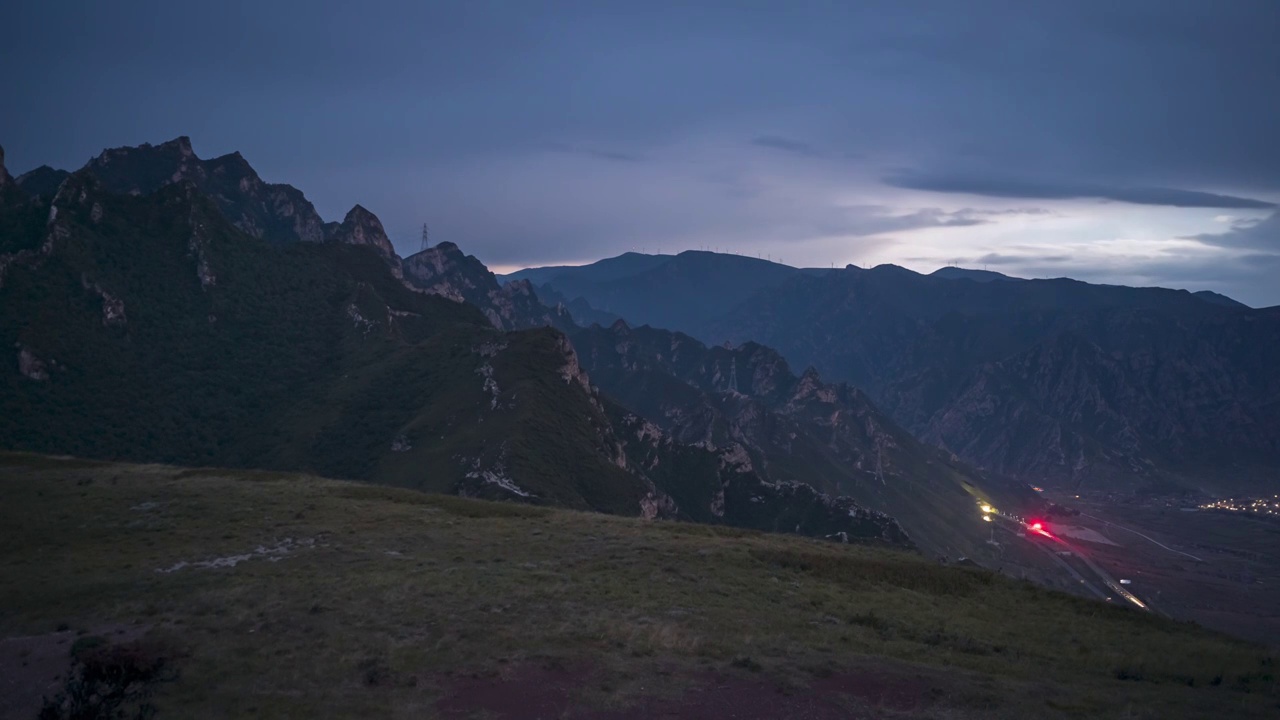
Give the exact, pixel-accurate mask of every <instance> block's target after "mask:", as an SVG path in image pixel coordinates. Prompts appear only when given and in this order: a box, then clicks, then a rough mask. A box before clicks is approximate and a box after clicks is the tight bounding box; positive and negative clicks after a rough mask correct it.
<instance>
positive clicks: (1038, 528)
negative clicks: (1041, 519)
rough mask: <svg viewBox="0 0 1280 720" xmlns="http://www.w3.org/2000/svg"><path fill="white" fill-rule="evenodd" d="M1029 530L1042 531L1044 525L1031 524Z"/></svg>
mask: <svg viewBox="0 0 1280 720" xmlns="http://www.w3.org/2000/svg"><path fill="white" fill-rule="evenodd" d="M1031 529H1032V530H1043V529H1044V525H1041V524H1040V523H1031Z"/></svg>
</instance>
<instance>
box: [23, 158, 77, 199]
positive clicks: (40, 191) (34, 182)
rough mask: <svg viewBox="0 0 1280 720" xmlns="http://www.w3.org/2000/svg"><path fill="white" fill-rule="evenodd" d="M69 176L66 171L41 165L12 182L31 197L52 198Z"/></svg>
mask: <svg viewBox="0 0 1280 720" xmlns="http://www.w3.org/2000/svg"><path fill="white" fill-rule="evenodd" d="M70 175H71V173H69V172H67V171H66V170H56V169H54V168H51V167H49V166H48V165H41V166H40V167H38V168H36V169H35V170H28V171H27V172H25V173H23V174H21V175H19V176H18V177H16V178H14V179H13V182H14V184H15V185H17V186H18V187H20V188H22V189H23V190H24V191H25V192H26V193H27V194H28V195H31V196H32V197H39V196H43V197H53V196H54V194H56V193H57V192H58V186H59V185H61V184H62V181H63V180H66V179H67V177H68V176H70Z"/></svg>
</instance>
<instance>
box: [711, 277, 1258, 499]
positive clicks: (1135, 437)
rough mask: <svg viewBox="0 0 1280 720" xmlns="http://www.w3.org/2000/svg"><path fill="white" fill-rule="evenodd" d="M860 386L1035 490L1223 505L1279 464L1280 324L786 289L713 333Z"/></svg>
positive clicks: (891, 284) (1003, 298)
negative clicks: (1212, 499) (1165, 495)
mask: <svg viewBox="0 0 1280 720" xmlns="http://www.w3.org/2000/svg"><path fill="white" fill-rule="evenodd" d="M705 334H707V335H709V336H711V337H728V338H733V339H739V338H748V337H749V338H754V339H757V340H759V341H761V342H765V343H768V344H769V345H772V346H774V347H777V348H778V349H779V350H780V351H781V352H782V353H783V354H784V355H785V356H787V357H788V358H790V359H792V360H795V361H797V362H805V363H810V364H813V365H814V366H816V367H818V368H819V369H820V370H822V371H823V373H824V374H826V375H829V376H832V377H837V378H841V379H845V380H849V381H852V382H854V383H856V384H858V385H859V386H860V387H863V388H865V389H866V390H867V392H868V393H869V394H870V395H871V397H873V398H874V399H875V401H876V402H877V404H878V405H879V406H881V407H882V408H884V409H885V410H886V411H887V412H888V413H889V414H890V415H892V416H893V417H894V418H895V419H896V420H897V421H898V422H900V423H902V424H903V425H904V426H905V427H906V428H907V429H909V430H911V431H913V432H914V433H916V434H917V435H918V436H920V437H922V438H924V439H926V440H928V441H929V442H932V443H936V444H938V445H940V446H941V447H943V448H945V449H947V450H949V451H952V452H954V453H956V454H957V455H959V456H960V457H961V458H963V459H964V460H966V461H968V462H970V463H973V464H975V465H978V466H980V467H983V468H987V469H990V470H992V471H995V472H999V473H1007V474H1011V475H1014V476H1016V477H1019V478H1021V479H1023V480H1025V481H1027V482H1030V483H1034V484H1037V485H1051V486H1060V487H1063V488H1076V489H1083V490H1099V491H1101V490H1122V491H1134V490H1140V491H1155V492H1178V491H1180V490H1179V489H1180V488H1181V489H1194V490H1203V491H1208V492H1214V493H1219V492H1232V491H1241V490H1249V489H1257V488H1259V487H1266V486H1268V485H1271V486H1273V485H1274V482H1275V481H1276V479H1277V476H1276V471H1275V468H1277V467H1280V444H1278V443H1277V441H1276V439H1275V438H1277V437H1280V410H1278V408H1280V371H1278V370H1277V368H1280V313H1277V312H1276V311H1275V310H1274V309H1271V310H1253V309H1249V308H1245V307H1242V306H1239V305H1238V304H1231V303H1223V302H1219V301H1212V302H1211V301H1206V300H1205V299H1204V298H1203V297H1201V296H1197V295H1193V294H1191V293H1187V292H1183V291H1173V290H1163V289H1158V288H1125V287H1110V286H1096V285H1087V284H1085V283H1079V282H1075V281H1070V280H1045V281H1040V280H1013V279H1009V280H1004V281H999V282H982V283H978V282H972V281H970V280H966V279H946V278H942V277H925V276H919V275H916V274H914V273H910V272H908V271H905V270H902V269H900V268H876V269H874V270H870V271H857V272H837V273H832V274H830V275H827V276H823V277H805V278H799V279H797V280H795V281H794V282H792V283H789V284H788V285H786V286H784V287H780V288H777V289H775V290H772V291H769V292H765V293H762V294H760V295H759V296H757V297H755V298H753V300H752V301H750V302H748V303H746V304H744V305H743V306H741V307H739V308H738V309H736V310H735V311H733V312H732V313H730V314H729V315H727V316H725V317H724V318H722V319H720V320H718V321H717V322H716V323H714V324H713V326H711V327H709V328H708V329H707V330H706V331H705Z"/></svg>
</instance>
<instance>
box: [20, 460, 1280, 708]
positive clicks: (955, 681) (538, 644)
mask: <svg viewBox="0 0 1280 720" xmlns="http://www.w3.org/2000/svg"><path fill="white" fill-rule="evenodd" d="M0 498H3V502H2V503H0V568H3V572H0V609H2V610H0V638H3V637H16V636H29V635H38V634H42V633H53V632H54V631H55V630H56V629H57V628H58V627H59V626H65V627H69V628H71V629H74V630H79V631H83V633H84V636H86V637H94V636H98V635H102V636H104V637H108V638H109V637H111V635H110V632H111V629H112V628H120V627H130V628H135V629H138V630H142V631H145V633H146V637H147V639H148V640H149V641H153V642H156V643H158V644H160V645H161V646H164V647H171V648H177V650H176V651H175V660H174V662H175V663H176V665H175V666H176V668H177V670H178V679H177V680H176V681H173V682H168V683H164V684H163V685H162V686H160V687H159V688H158V693H157V695H156V697H155V698H154V702H155V703H156V705H157V706H158V708H159V710H160V717H193V718H200V717H241V716H245V715H248V714H251V713H256V714H257V715H258V716H261V717H280V716H286V715H288V716H292V717H315V716H324V717H343V716H350V717H366V716H390V715H393V714H395V713H403V714H405V715H406V716H414V717H419V716H420V717H432V716H433V713H434V710H433V708H434V703H435V701H436V700H437V699H438V698H439V697H440V696H441V695H442V693H444V692H445V691H446V690H447V688H448V687H449V684H450V683H451V682H453V681H454V680H455V679H456V678H458V677H465V676H471V675H480V676H484V675H487V674H493V675H495V677H503V676H504V673H508V672H510V670H509V669H510V668H514V667H521V666H529V665H537V666H539V667H589V668H591V674H590V678H591V680H590V682H589V683H587V685H589V686H587V685H584V687H583V688H581V689H580V691H579V693H578V694H577V695H575V697H576V698H577V699H578V700H579V701H580V702H582V703H584V704H588V705H591V706H594V707H599V708H623V707H626V706H628V705H629V704H631V703H634V702H636V701H637V699H638V698H639V697H641V696H644V695H648V694H651V693H653V692H655V691H654V688H655V687H656V688H662V690H661V692H662V693H666V694H674V695H678V694H679V693H680V692H681V691H682V689H684V688H687V687H694V686H697V685H698V684H699V683H702V682H706V678H707V677H709V675H708V674H712V675H715V676H720V675H723V676H727V677H745V678H751V679H753V681H754V680H760V681H763V682H771V683H776V684H777V685H778V687H780V688H784V689H789V691H797V690H800V691H802V690H803V689H804V688H806V687H808V686H809V685H810V684H811V683H813V682H816V681H817V679H819V678H823V677H829V676H831V675H833V674H834V675H837V676H839V675H840V674H842V673H857V672H864V671H867V670H868V669H869V668H873V669H874V670H875V672H888V673H892V674H895V675H898V676H902V677H910V678H925V679H926V680H925V682H928V683H933V684H934V685H936V693H933V694H932V695H931V696H932V697H934V699H935V701H934V703H933V704H932V705H930V706H929V707H928V708H927V709H926V710H924V711H923V714H924V716H925V717H939V718H950V717H1005V716H1007V717H1014V716H1017V717H1023V716H1025V715H1026V714H1027V713H1031V712H1033V713H1035V714H1036V716H1037V717H1064V718H1066V717H1147V718H1171V717H1205V716H1211V715H1213V714H1218V715H1221V716H1223V717H1228V716H1230V717H1274V713H1275V712H1276V710H1277V707H1280V695H1278V694H1277V688H1276V684H1275V679H1274V672H1275V666H1274V658H1272V657H1271V656H1269V655H1268V653H1267V652H1266V651H1265V650H1264V649H1262V648H1259V647H1256V646H1252V645H1249V644H1247V643H1244V642H1241V641H1238V640H1235V639H1232V638H1228V637H1226V636H1223V635H1218V634H1214V633H1210V632H1207V631H1205V630H1202V629H1200V628H1198V627H1196V626H1194V625H1189V624H1183V623H1176V622H1173V621H1168V620H1164V619H1161V618H1157V617H1153V616H1150V615H1144V614H1140V613H1137V612H1133V611H1129V610H1127V609H1124V608H1117V607H1111V606H1108V605H1105V604H1101V603H1096V602H1091V601H1086V600H1081V599H1078V598H1074V597H1069V596H1066V595H1062V594H1058V593H1054V592H1050V591H1047V590H1044V589H1041V588H1037V587H1035V586H1032V585H1029V584H1026V583H1020V582H1016V581H1013V580H1010V579H1008V578H1005V577H1001V576H997V575H993V574H990V573H987V572H984V571H980V570H971V569H961V568H949V567H942V566H939V565H937V564H936V563H931V562H928V561H926V560H922V559H920V558H918V557H917V556H915V555H912V554H910V553H905V552H896V551H891V550H882V549H871V548H862V547H856V546H845V545H838V544H835V543H827V542H822V541H816V540H808V539H804V538H799V537H794V536H784V535H773V534H766V533H757V532H751V531H744V530H739V529H732V528H723V527H708V526H698V525H686V524H676V523H662V522H658V523H648V522H645V521H642V520H638V519H634V518H622V517H614V516H607V515H601V514H592V513H578V512H573V511H567V510H553V509H549V508H542V507H530V506H520V505H513V504H503V503H486V502H481V501H475V500H467V499H463V498H457V497H449V496H442V495H431V494H425V493H419V492H415V491H411V490H404V489H395V488H384V487H377V486H370V485H362V484H353V483H346V482H339V481H333V480H325V479H320V478H315V477H310V476H303V475H292V474H288V473H278V472H254V471H239V470H229V471H220V470H213V469H201V470H183V469H181V468H174V467H168V466H160V465H147V466H140V465H116V464H109V463H86V462H82V461H74V460H69V461H64V460H59V459H53V458H48V457H44V456H34V455H19V454H9V455H4V456H0ZM286 539H292V541H293V543H292V545H291V546H290V547H292V548H293V549H292V550H291V551H290V552H288V553H287V554H283V555H281V556H280V558H281V559H279V560H278V561H269V560H267V559H265V557H266V556H265V555H259V556H256V557H254V558H252V559H249V560H247V561H245V562H242V563H240V564H238V565H236V566H235V567H223V568H195V567H187V568H184V569H181V570H177V571H175V572H170V573H161V572H157V569H159V568H169V567H172V566H173V565H174V564H175V563H178V562H181V561H187V562H197V561H207V560H211V559H214V558H220V557H227V556H233V555H238V554H242V553H252V552H253V550H254V548H257V547H259V546H263V547H266V548H270V547H274V546H277V545H279V544H280V543H282V542H284V541H285V540H286ZM96 642H97V641H83V642H82V643H81V644H82V645H84V644H86V643H94V644H96ZM69 650H70V648H69V647H68V656H69V655H70V653H69ZM68 662H70V659H69V657H68ZM642 688H647V689H642Z"/></svg>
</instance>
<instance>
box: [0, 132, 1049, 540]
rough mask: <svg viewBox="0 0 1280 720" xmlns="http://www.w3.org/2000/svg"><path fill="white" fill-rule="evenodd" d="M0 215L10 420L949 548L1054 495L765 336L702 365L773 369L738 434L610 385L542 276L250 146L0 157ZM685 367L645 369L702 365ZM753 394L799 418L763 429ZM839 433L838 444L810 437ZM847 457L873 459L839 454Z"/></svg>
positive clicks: (424, 483)
mask: <svg viewBox="0 0 1280 720" xmlns="http://www.w3.org/2000/svg"><path fill="white" fill-rule="evenodd" d="M0 167H3V165H2V163H0ZM0 228H3V230H4V232H3V235H2V236H0V346H2V347H9V348H11V349H12V350H11V352H12V353H13V354H12V357H13V361H12V364H11V365H10V369H9V370H8V371H7V372H6V373H4V377H3V380H2V384H0V445H3V446H4V447H5V448H9V449H20V450H30V451H38V452H46V453H55V454H70V455H78V456H84V457H95V458H106V459H118V460H139V461H147V462H170V463H184V464H191V465H220V466H233V467H255V468H266V469H280V470H305V471H311V472H316V473H323V474H326V475H330V476H336V477H343V478H350V479H358V480H366V481H372V482H378V483H384V484H390V485H398V486H405V487H412V488H418V489H422V490H430V491H436V492H447V493H454V494H460V495H467V496H475V497H482V498H488V499H504V500H511V501H516V502H526V503H535V504H547V505H556V506H562V507H569V508H578V509H591V510H597V511H602V512H609V513H616V514H622V515H637V516H645V517H649V518H672V519H682V520H693V521H702V522H709V523H717V524H728V525H735V526H740V527H748V528H756V529H763V530H776V531H785V532H794V533H800V534H807V535H814V536H820V537H830V538H834V539H840V540H844V541H851V542H854V541H862V542H873V543H879V544H890V545H900V546H907V547H918V548H921V549H923V550H926V551H928V552H931V553H934V554H938V555H960V554H963V553H964V552H965V551H966V550H967V549H970V548H972V547H974V546H975V544H976V543H977V540H978V539H979V533H977V532H976V530H977V525H978V524H977V523H976V522H974V520H976V519H977V514H976V510H974V504H975V502H976V501H978V500H995V499H996V498H1005V497H1009V498H1014V497H1017V498H1019V499H1020V500H1029V501H1034V498H1027V497H1025V496H1024V495H1019V494H1017V492H1016V491H1013V490H1010V489H1009V488H1008V486H1007V485H1006V484H1004V483H996V482H989V481H988V480H987V478H986V477H984V476H982V475H981V474H979V473H977V472H975V471H973V470H972V469H970V468H967V467H965V466H964V465H963V464H961V463H957V462H954V461H952V460H950V459H947V458H944V457H943V456H942V455H939V454H938V453H936V452H935V451H933V450H932V449H931V448H927V447H925V446H922V445H919V444H918V443H915V442H914V440H913V439H911V438H910V436H909V435H908V434H907V433H905V432H903V431H902V430H901V429H900V428H897V427H896V426H895V425H894V424H893V423H892V421H891V420H888V419H887V418H885V417H883V416H881V415H879V414H878V412H877V411H875V410H874V409H873V408H871V407H870V406H869V405H868V404H867V403H865V400H864V399H863V398H862V397H861V396H860V395H859V394H858V393H857V392H856V391H853V390H852V389H848V388H842V389H833V388H832V387H830V386H826V385H822V384H820V383H819V384H817V385H815V384H813V383H812V382H811V383H809V384H808V385H806V384H805V382H804V379H803V378H801V379H797V378H795V377H794V376H792V375H790V373H789V370H787V368H786V366H785V363H781V362H780V359H779V358H777V356H776V355H770V354H769V353H767V352H763V351H761V352H759V353H757V356H758V358H764V359H766V360H767V361H768V363H771V365H770V367H772V368H773V369H772V370H771V372H773V373H774V375H775V377H774V378H773V379H771V380H768V379H767V378H766V376H765V375H764V374H762V375H761V376H760V381H759V382H758V383H756V384H744V385H742V386H741V388H740V389H737V390H734V389H731V388H718V387H716V386H715V385H714V383H711V384H707V385H705V386H704V387H702V388H699V389H698V390H697V393H698V395H697V397H696V398H694V399H692V400H691V403H692V404H690V405H689V406H688V408H689V409H690V410H691V411H692V410H693V409H695V408H700V407H702V406H718V405H721V404H722V403H724V402H726V401H728V400H732V399H734V398H736V397H737V394H740V395H742V396H744V397H748V396H758V397H756V398H755V399H749V400H747V401H746V402H745V403H744V404H743V406H742V407H739V408H737V409H730V408H728V406H721V407H722V408H723V409H720V410H719V412H722V413H724V415H723V418H725V419H726V421H727V422H728V424H729V426H730V427H732V428H733V429H732V430H731V431H730V432H729V433H728V434H725V433H718V432H703V433H702V434H701V435H699V436H698V437H694V435H695V433H694V425H693V424H691V423H689V422H668V420H670V418H668V417H666V416H662V417H659V416H655V415H654V414H653V410H654V408H653V407H650V406H644V407H640V406H639V403H637V402H636V400H637V398H636V397H634V396H633V395H632V394H630V393H628V392H627V391H626V386H625V382H624V381H623V380H622V379H621V377H620V376H618V375H617V373H615V372H613V371H612V370H611V369H610V368H609V366H608V365H607V364H605V363H603V362H601V363H600V364H595V363H596V362H597V360H599V359H600V358H599V355H598V354H593V360H592V363H593V364H592V365H591V368H596V369H597V370H598V371H599V372H600V373H601V374H602V375H603V376H605V377H608V378H610V382H609V383H608V385H609V388H612V389H609V388H601V387H599V386H597V385H596V384H593V379H592V377H591V375H590V374H589V372H590V371H591V368H584V367H583V363H582V362H581V360H580V357H581V356H580V354H579V352H578V351H577V350H576V349H575V343H576V342H583V343H585V342H587V341H588V337H587V336H586V335H580V336H579V335H576V333H578V332H588V331H587V330H583V329H581V328H579V327H578V326H577V325H576V324H575V323H574V322H573V318H572V316H571V315H570V314H569V311H568V310H567V309H566V308H565V307H564V306H562V305H559V304H551V305H548V304H543V303H542V302H541V301H540V300H539V299H538V297H537V294H536V293H535V291H534V289H533V286H532V284H531V283H520V282H513V283H506V284H500V283H499V281H498V279H497V278H496V276H494V275H493V274H492V273H491V272H489V271H488V269H487V268H486V267H485V266H484V265H483V264H482V263H480V262H479V261H478V260H476V259H475V258H474V257H471V256H467V255H465V254H464V253H463V252H462V251H461V250H460V249H459V248H458V247H457V246H456V245H454V244H452V243H441V244H439V245H437V246H435V247H433V248H429V249H427V250H424V251H423V252H420V253H417V254H415V255H411V256H409V257H406V258H400V257H398V256H397V255H396V254H395V252H394V248H393V246H392V245H391V243H390V241H389V239H388V238H387V236H386V233H385V231H384V229H383V227H382V225H381V223H380V222H379V221H378V219H377V217H376V216H375V215H374V214H373V213H371V212H370V211H368V210H367V209H365V208H363V207H361V206H359V205H356V206H354V207H353V208H352V210H351V211H350V212H349V213H348V214H347V215H346V217H345V218H344V219H343V220H342V221H341V222H325V221H324V220H323V219H322V218H321V217H320V216H319V215H318V214H317V213H316V211H315V209H314V207H313V206H312V205H311V203H310V202H309V201H307V200H306V198H305V196H304V195H303V194H302V193H301V192H300V191H298V190H296V189H295V188H292V187H290V186H287V185H279V184H272V183H267V182H265V181H263V180H262V179H261V178H260V177H259V176H258V175H257V173H256V172H255V171H254V170H253V169H252V167H251V166H249V164H248V163H247V162H245V161H244V159H243V158H242V157H241V156H239V155H238V154H232V155H228V156H224V157H221V158H215V159H212V160H203V159H200V158H199V157H197V156H196V155H195V153H194V152H193V151H192V148H191V144H190V142H189V140H187V139H186V138H178V139H176V140H173V141H170V142H166V143H162V144H160V145H155V146H151V145H143V146H140V147H135V148H117V149H112V150H108V151H105V152H104V153H102V154H101V155H100V156H99V157H97V158H94V159H93V160H91V161H90V162H89V163H88V164H86V165H85V166H84V167H83V168H81V169H79V170H77V171H75V172H71V173H66V172H62V171H56V170H50V169H40V170H37V171H33V172H31V173H27V174H25V175H23V176H21V177H19V178H17V179H14V178H11V177H10V176H9V175H8V173H7V172H0ZM566 331H568V332H569V333H570V334H572V335H574V337H576V338H578V339H577V340H571V338H570V336H567V335H566ZM695 345H696V343H694V342H693V341H692V340H690V346H689V347H690V352H691V353H693V352H694V350H695ZM705 350H706V348H703V351H705ZM691 357H692V355H691ZM742 361H743V362H744V363H746V364H748V365H750V364H751V363H752V362H753V360H751V359H750V358H747V357H746V356H743V359H742ZM762 367H763V366H762ZM677 371H678V368H675V367H670V368H667V367H660V368H655V370H654V371H653V372H651V373H649V374H648V377H654V376H655V373H657V374H660V373H670V376H669V377H667V378H666V379H664V380H662V382H663V383H665V384H666V385H667V386H671V387H674V386H675V384H676V383H680V384H687V382H692V379H691V378H690V377H685V376H679V375H677V374H676V373H677ZM762 373H763V371H762ZM615 377H617V378H618V382H616V383H615V382H614V378H615ZM770 384H772V385H770ZM770 386H771V387H773V390H768V389H767V387H770ZM690 387H692V386H690ZM735 393H736V394H735ZM784 396H785V397H784ZM683 400H684V398H681V399H680V401H681V402H683ZM752 403H756V404H758V407H759V408H760V411H761V412H765V413H767V414H769V417H770V418H771V419H770V420H769V421H768V422H771V423H773V422H783V423H789V424H790V425H791V426H794V427H796V428H798V431H797V435H798V437H800V436H801V435H802V439H800V440H798V441H797V442H795V443H790V444H788V443H783V442H781V441H780V439H779V437H778V436H776V435H762V434H759V433H756V432H755V431H754V430H752V429H750V428H749V423H747V422H745V419H744V417H743V415H742V409H743V407H746V405H749V404H752ZM633 405H635V406H636V407H632V406H633ZM833 414H834V415H835V416H838V417H839V418H843V419H832V415H833ZM822 418H825V420H823V419H822ZM819 422H825V423H826V425H825V426H823V429H819V426H818V424H817V423H819ZM809 424H813V426H812V427H809ZM823 433H828V434H830V435H831V436H830V437H829V438H825V441H826V442H829V443H830V445H831V448H832V450H831V452H830V453H827V454H826V455H825V456H822V457H821V458H819V457H818V456H817V455H814V456H813V457H808V452H809V451H810V450H812V449H813V448H814V447H815V446H816V444H819V443H821V442H823V441H824V438H823ZM846 460H849V461H855V462H859V463H861V464H862V466H863V468H864V469H863V470H860V471H857V472H836V471H834V470H833V469H831V468H832V466H834V465H837V464H839V463H841V462H844V461H846ZM873 462H874V463H875V467H874V469H873V468H872V463H873ZM871 482H876V483H878V484H879V485H880V486H881V487H882V488H888V487H889V486H890V485H892V486H893V488H894V491H893V492H889V491H887V490H885V491H881V496H877V494H876V493H868V492H866V491H865V488H864V487H863V486H866V485H868V484H869V483H871ZM913 482H914V483H920V484H921V485H922V486H925V485H927V486H928V487H930V488H933V489H934V490H936V492H938V493H941V494H943V495H945V497H946V502H948V503H950V502H955V503H961V505H959V506H958V511H959V513H961V515H962V516H963V517H964V521H963V522H960V521H958V520H954V519H953V520H949V521H948V523H949V524H948V525H944V526H939V527H935V526H934V518H935V514H934V513H935V512H936V511H937V510H938V507H937V506H936V505H930V504H928V503H925V504H924V505H923V506H922V507H924V508H925V509H923V510H921V511H920V512H910V511H909V510H910V508H909V507H907V506H900V505H895V504H894V502H891V501H890V500H887V499H886V498H890V499H895V498H896V499H901V498H910V497H911V493H910V492H908V491H907V490H905V489H904V488H909V487H910V484H911V483H913ZM930 502H932V501H930ZM1011 502H1012V500H1011ZM908 503H909V501H908ZM952 510H953V514H954V511H955V510H957V508H952ZM894 513H898V514H897V515H895V514H894ZM898 515H901V516H902V517H901V519H900V518H899V517H898ZM961 525H963V526H965V530H963V531H960V532H956V533H953V532H951V530H952V529H955V528H956V527H959V526H961Z"/></svg>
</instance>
